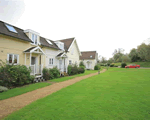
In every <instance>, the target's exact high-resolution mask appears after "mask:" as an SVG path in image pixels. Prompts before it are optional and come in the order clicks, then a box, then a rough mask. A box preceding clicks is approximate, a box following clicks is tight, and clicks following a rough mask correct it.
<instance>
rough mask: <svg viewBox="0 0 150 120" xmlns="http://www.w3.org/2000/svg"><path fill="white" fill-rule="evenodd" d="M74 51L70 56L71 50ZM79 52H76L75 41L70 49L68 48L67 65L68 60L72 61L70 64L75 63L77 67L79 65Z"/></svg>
mask: <svg viewBox="0 0 150 120" xmlns="http://www.w3.org/2000/svg"><path fill="white" fill-rule="evenodd" d="M73 49H74V52H73V54H72V50H73ZM79 55H80V54H79V51H78V48H77V43H76V40H75V42H74V43H73V44H72V46H71V48H70V51H69V52H68V53H67V56H68V58H67V64H69V60H71V61H72V64H75V62H77V65H79V62H80V61H79Z"/></svg>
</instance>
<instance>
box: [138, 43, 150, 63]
mask: <svg viewBox="0 0 150 120" xmlns="http://www.w3.org/2000/svg"><path fill="white" fill-rule="evenodd" d="M147 52H148V50H147V45H146V44H145V43H142V44H141V45H139V46H138V47H137V53H138V56H139V57H140V58H141V59H142V60H143V61H145V60H146V58H147V57H146V56H147V55H148V53H147Z"/></svg>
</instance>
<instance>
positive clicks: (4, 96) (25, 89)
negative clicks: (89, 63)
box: [0, 70, 97, 100]
mask: <svg viewBox="0 0 150 120" xmlns="http://www.w3.org/2000/svg"><path fill="white" fill-rule="evenodd" d="M95 72H97V71H96V70H86V71H85V73H84V74H78V75H74V76H69V77H62V78H58V79H53V80H50V81H52V82H62V81H65V80H69V79H73V78H75V77H79V76H83V75H87V74H90V73H95ZM48 85H51V84H50V83H46V82H41V83H35V84H30V85H26V86H23V87H18V88H14V89H9V90H8V91H6V92H3V93H0V100H3V99H7V98H10V97H14V96H17V95H21V94H23V93H26V92H30V91H33V90H36V89H39V88H42V87H46V86H48Z"/></svg>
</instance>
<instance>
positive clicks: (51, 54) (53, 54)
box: [42, 47, 62, 68]
mask: <svg viewBox="0 0 150 120" xmlns="http://www.w3.org/2000/svg"><path fill="white" fill-rule="evenodd" d="M42 49H43V51H44V53H45V54H46V55H45V57H44V60H45V64H44V67H47V68H53V67H55V66H57V67H58V65H59V60H58V59H57V58H56V56H57V55H58V54H59V53H60V52H62V51H60V50H56V49H52V48H48V47H44V48H42ZM50 58H53V59H54V64H53V65H49V59H50Z"/></svg>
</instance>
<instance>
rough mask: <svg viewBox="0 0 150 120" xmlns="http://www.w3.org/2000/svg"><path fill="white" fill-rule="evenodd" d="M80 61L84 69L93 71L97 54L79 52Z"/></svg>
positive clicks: (93, 52)
mask: <svg viewBox="0 0 150 120" xmlns="http://www.w3.org/2000/svg"><path fill="white" fill-rule="evenodd" d="M81 54H82V56H80V61H83V63H84V65H85V67H86V69H92V70H94V66H95V65H96V64H97V61H98V53H97V52H96V51H85V52H81Z"/></svg>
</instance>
